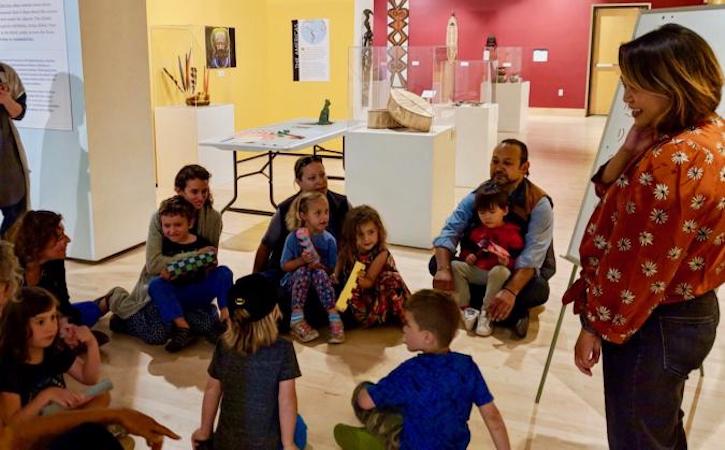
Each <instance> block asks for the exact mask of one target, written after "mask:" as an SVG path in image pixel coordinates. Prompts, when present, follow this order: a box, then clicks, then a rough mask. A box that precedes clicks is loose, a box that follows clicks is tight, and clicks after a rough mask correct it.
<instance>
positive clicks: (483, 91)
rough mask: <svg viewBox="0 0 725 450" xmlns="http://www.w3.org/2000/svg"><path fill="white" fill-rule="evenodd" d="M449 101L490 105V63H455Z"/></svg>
mask: <svg viewBox="0 0 725 450" xmlns="http://www.w3.org/2000/svg"><path fill="white" fill-rule="evenodd" d="M451 100H452V101H453V102H463V103H491V102H492V94H491V63H490V62H489V61H482V60H473V61H456V63H455V71H454V78H453V96H452V99H451Z"/></svg>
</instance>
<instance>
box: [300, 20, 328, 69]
mask: <svg viewBox="0 0 725 450" xmlns="http://www.w3.org/2000/svg"><path fill="white" fill-rule="evenodd" d="M292 80H293V81H330V21H329V20H328V19H310V20H293V21H292Z"/></svg>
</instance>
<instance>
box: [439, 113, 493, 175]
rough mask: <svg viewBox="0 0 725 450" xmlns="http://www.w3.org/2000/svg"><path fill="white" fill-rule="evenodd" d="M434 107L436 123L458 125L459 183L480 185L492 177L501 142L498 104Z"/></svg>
mask: <svg viewBox="0 0 725 450" xmlns="http://www.w3.org/2000/svg"><path fill="white" fill-rule="evenodd" d="M434 110H435V124H436V125H453V126H455V132H456V186H463V187H476V186H478V185H479V184H481V183H482V182H484V181H485V180H487V179H488V178H489V166H490V163H491V153H492V152H493V149H494V147H496V144H498V131H497V130H498V105H497V104H495V103H494V104H490V103H489V104H485V105H478V106H476V105H465V104H464V105H461V106H453V105H448V106H439V105H436V106H434Z"/></svg>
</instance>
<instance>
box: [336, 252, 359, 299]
mask: <svg viewBox="0 0 725 450" xmlns="http://www.w3.org/2000/svg"><path fill="white" fill-rule="evenodd" d="M361 270H365V264H363V263H361V262H360V261H355V265H354V266H352V271H350V276H349V277H348V279H347V283H345V287H344V288H343V289H342V292H340V297H339V298H338V299H337V303H336V304H335V307H337V310H338V311H340V312H342V311H345V310H346V309H347V303H348V301H349V300H350V298H351V297H352V290H353V289H355V287H357V276H358V274H359V273H360V271H361Z"/></svg>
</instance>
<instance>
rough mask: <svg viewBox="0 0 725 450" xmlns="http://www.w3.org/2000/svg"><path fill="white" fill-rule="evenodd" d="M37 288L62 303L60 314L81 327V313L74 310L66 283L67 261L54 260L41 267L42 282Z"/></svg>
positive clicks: (39, 282)
mask: <svg viewBox="0 0 725 450" xmlns="http://www.w3.org/2000/svg"><path fill="white" fill-rule="evenodd" d="M37 287H41V288H43V289H46V290H47V291H48V292H50V293H51V294H53V295H54V296H55V298H57V299H58V301H59V302H60V313H61V314H62V315H64V316H66V317H68V321H69V322H71V323H74V324H76V325H81V313H80V311H78V310H77V309H75V308H73V307H72V306H71V303H70V295H69V294H68V285H66V282H65V260H63V259H54V260H52V261H48V262H46V263H45V264H43V265H41V266H40V281H38V285H37Z"/></svg>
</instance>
